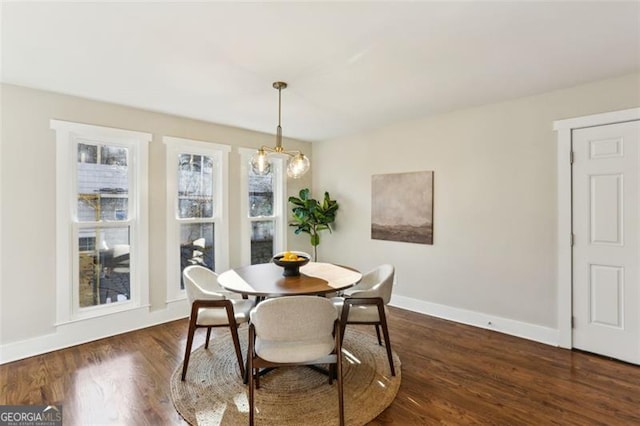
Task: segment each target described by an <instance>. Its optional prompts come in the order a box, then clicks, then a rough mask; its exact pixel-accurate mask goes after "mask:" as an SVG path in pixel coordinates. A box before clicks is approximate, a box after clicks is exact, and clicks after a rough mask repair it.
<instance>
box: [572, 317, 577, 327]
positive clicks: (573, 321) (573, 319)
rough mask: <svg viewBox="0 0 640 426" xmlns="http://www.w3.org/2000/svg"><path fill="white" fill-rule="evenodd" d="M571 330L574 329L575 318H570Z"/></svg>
mask: <svg viewBox="0 0 640 426" xmlns="http://www.w3.org/2000/svg"><path fill="white" fill-rule="evenodd" d="M571 328H576V317H571Z"/></svg>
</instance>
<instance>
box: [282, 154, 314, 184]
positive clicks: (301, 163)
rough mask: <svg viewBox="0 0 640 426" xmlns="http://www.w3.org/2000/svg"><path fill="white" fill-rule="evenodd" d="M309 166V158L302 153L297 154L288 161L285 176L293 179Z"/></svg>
mask: <svg viewBox="0 0 640 426" xmlns="http://www.w3.org/2000/svg"><path fill="white" fill-rule="evenodd" d="M309 166H311V163H310V162H309V159H308V158H307V157H305V156H304V154H298V155H296V156H294V157H293V158H292V159H291V160H290V161H289V165H288V166H287V176H289V177H290V178H293V179H298V178H299V177H300V176H302V175H304V174H305V173H307V171H308V170H309Z"/></svg>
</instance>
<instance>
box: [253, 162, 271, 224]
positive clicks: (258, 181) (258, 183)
mask: <svg viewBox="0 0 640 426" xmlns="http://www.w3.org/2000/svg"><path fill="white" fill-rule="evenodd" d="M248 169H249V217H260V216H273V182H274V179H273V168H272V169H271V171H269V173H268V174H266V175H264V176H259V175H256V174H255V173H254V172H253V169H252V168H251V167H249V168H248Z"/></svg>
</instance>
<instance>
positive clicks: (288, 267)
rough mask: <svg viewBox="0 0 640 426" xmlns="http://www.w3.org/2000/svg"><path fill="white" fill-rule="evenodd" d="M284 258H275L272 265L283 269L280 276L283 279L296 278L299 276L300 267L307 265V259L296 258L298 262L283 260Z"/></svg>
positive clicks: (302, 257)
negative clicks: (283, 277)
mask: <svg viewBox="0 0 640 426" xmlns="http://www.w3.org/2000/svg"><path fill="white" fill-rule="evenodd" d="M283 257H284V256H276V257H274V258H273V263H275V264H276V265H278V266H281V267H282V268H284V271H283V272H282V275H283V276H285V277H297V276H298V275H300V267H301V266H304V265H306V264H307V263H309V258H308V257H305V256H298V260H283V259H282V258H283Z"/></svg>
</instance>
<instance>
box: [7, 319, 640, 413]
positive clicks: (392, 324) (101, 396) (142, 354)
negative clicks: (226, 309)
mask: <svg viewBox="0 0 640 426" xmlns="http://www.w3.org/2000/svg"><path fill="white" fill-rule="evenodd" d="M389 328H390V333H391V341H392V346H393V349H394V350H395V351H396V352H397V353H398V355H399V356H400V359H401V360H402V383H401V386H400V390H399V392H398V395H397V397H396V399H395V401H394V402H393V404H392V405H391V406H390V407H389V408H388V409H387V410H385V411H384V412H383V413H382V414H380V416H378V418H376V419H375V420H374V421H372V422H371V425H432V424H450V425H460V424H483V425H484V424H495V425H552V424H558V425H599V424H606V425H639V424H640V367H638V366H634V365H630V364H627V363H623V362H619V361H615V360H611V359H607V358H603V357H599V356H596V355H591V354H587V353H583V352H579V351H569V350H564V349H559V348H554V347H551V346H548V345H544V344H540V343H536V342H531V341H528V340H524V339H519V338H516V337H513V336H507V335H504V334H500V333H496V332H492V331H490V330H483V329H478V328H475V327H470V326H466V325H462V324H457V323H453V322H449V321H444V320H441V319H437V318H433V317H429V316H425V315H420V314H417V313H414V312H409V311H405V310H401V309H397V308H391V309H390V315H389ZM359 329H360V330H365V331H367V332H369V333H371V334H372V335H373V334H375V332H374V329H373V328H372V327H365V326H361V327H360V328H359ZM186 330H187V322H186V320H181V321H175V322H171V323H167V324H163V325H160V326H156V327H151V328H148V329H145V330H139V331H135V332H131V333H127V334H123V335H120V336H115V337H112V338H108V339H103V340H99V341H95V342H91V343H87V344H84V345H80V346H75V347H72V348H68V349H65V350H61V351H56V352H52V353H49V354H45V355H40V356H36V357H32V358H28V359H25V360H21V361H17V362H13V363H10V364H5V365H2V366H0V390H1V392H0V404H63V405H64V418H65V424H69V425H93V424H118V425H146V424H148V425H183V424H185V422H184V421H183V420H182V418H181V417H180V416H179V414H178V413H177V412H176V411H175V409H174V407H173V403H172V402H171V398H170V392H169V380H170V377H171V374H172V372H173V371H174V370H175V369H176V368H178V367H179V366H180V365H181V363H182V357H183V355H184V347H185V340H186ZM225 332H227V331H226V330H222V329H221V330H216V331H214V335H213V336H212V338H213V339H215V337H216V336H217V335H219V333H225ZM240 332H243V330H242V329H241V331H240ZM202 343H204V332H200V333H197V335H196V339H195V340H194V348H195V347H198V346H199V345H201V344H202ZM212 344H213V345H215V340H214V341H213V342H212ZM346 404H348V401H347V402H346Z"/></svg>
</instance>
